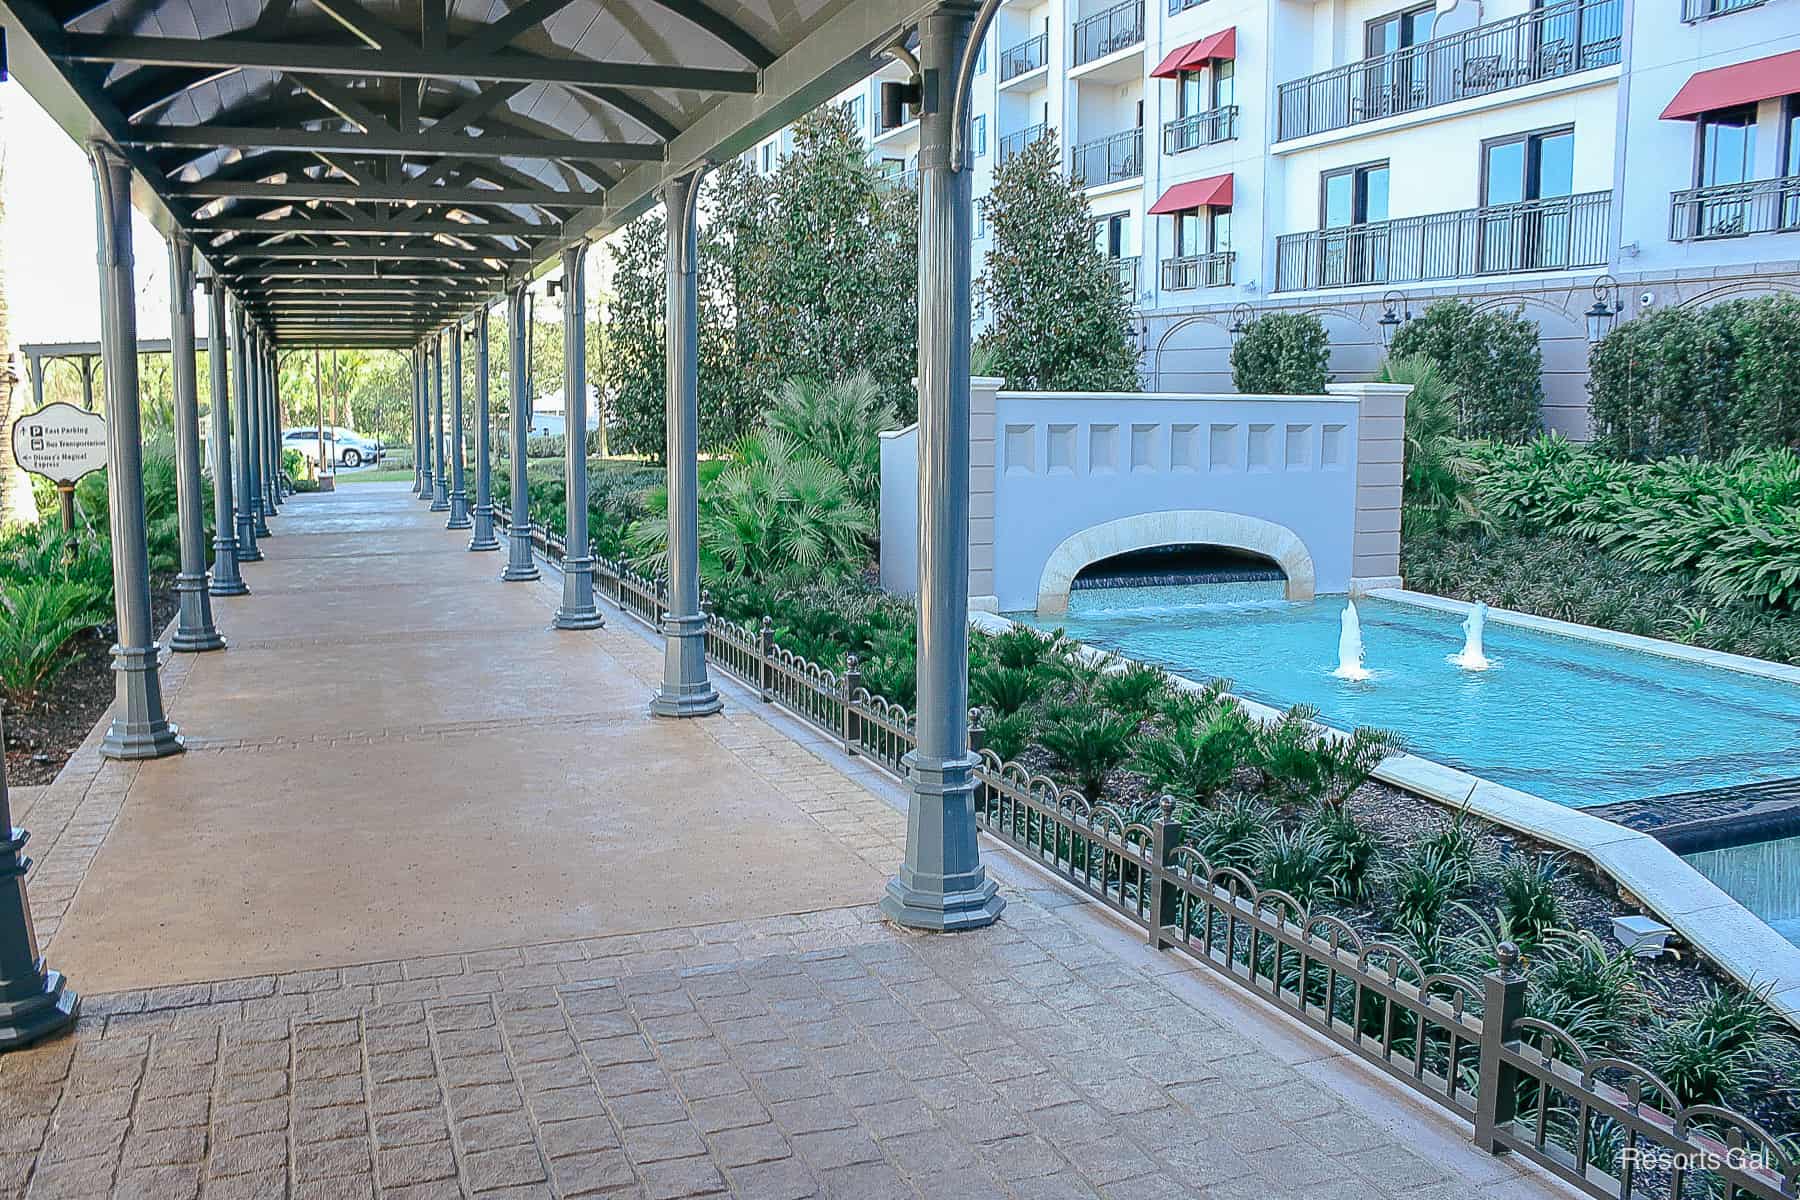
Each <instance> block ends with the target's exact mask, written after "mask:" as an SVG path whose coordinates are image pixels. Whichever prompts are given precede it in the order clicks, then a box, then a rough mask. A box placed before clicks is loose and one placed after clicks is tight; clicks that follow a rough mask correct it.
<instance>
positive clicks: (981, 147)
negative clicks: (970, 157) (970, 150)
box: [970, 113, 987, 158]
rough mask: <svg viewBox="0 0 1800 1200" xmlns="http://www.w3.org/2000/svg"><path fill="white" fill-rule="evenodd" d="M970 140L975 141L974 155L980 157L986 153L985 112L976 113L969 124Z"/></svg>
mask: <svg viewBox="0 0 1800 1200" xmlns="http://www.w3.org/2000/svg"><path fill="white" fill-rule="evenodd" d="M970 133H971V134H972V135H973V136H972V138H971V140H972V141H973V142H974V143H975V157H977V158H980V157H981V156H982V155H984V154H986V153H987V114H986V113H977V114H976V116H975V120H974V121H973V122H971V124H970Z"/></svg>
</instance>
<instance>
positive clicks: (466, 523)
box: [444, 492, 475, 529]
mask: <svg viewBox="0 0 1800 1200" xmlns="http://www.w3.org/2000/svg"><path fill="white" fill-rule="evenodd" d="M474 525H475V522H473V521H471V520H470V519H469V502H468V500H467V499H465V498H464V496H463V494H462V493H461V492H453V493H452V494H451V496H450V519H449V520H448V521H445V522H444V528H445V529H472V528H474Z"/></svg>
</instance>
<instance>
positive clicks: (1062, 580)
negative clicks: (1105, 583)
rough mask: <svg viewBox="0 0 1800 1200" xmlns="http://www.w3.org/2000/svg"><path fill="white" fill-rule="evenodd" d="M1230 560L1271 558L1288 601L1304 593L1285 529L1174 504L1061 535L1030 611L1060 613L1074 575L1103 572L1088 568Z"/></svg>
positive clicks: (1222, 565)
mask: <svg viewBox="0 0 1800 1200" xmlns="http://www.w3.org/2000/svg"><path fill="white" fill-rule="evenodd" d="M1164 555H1166V557H1163V556H1164ZM1227 555H1232V556H1235V557H1234V558H1232V559H1227V558H1226V557H1224V556H1227ZM1231 563H1235V565H1236V568H1237V569H1239V570H1249V569H1253V568H1252V566H1251V565H1250V564H1273V569H1274V570H1275V571H1277V572H1278V574H1277V575H1275V576H1274V577H1275V578H1279V579H1281V580H1283V581H1284V583H1283V589H1282V593H1283V595H1285V596H1286V597H1287V598H1288V599H1289V600H1310V599H1312V596H1313V587H1314V576H1313V560H1312V554H1311V553H1310V552H1309V551H1308V550H1307V548H1306V545H1305V543H1303V542H1302V541H1301V540H1300V536H1299V535H1298V534H1296V533H1295V532H1294V531H1293V530H1291V529H1289V528H1287V527H1286V526H1284V525H1277V524H1276V523H1275V522H1273V521H1264V520H1262V519H1261V518H1258V517H1252V516H1247V515H1245V514H1243V513H1232V512H1220V511H1217V510H1214V509H1178V510H1174V511H1165V512H1151V513H1139V514H1137V515H1135V516H1130V517H1120V518H1119V519H1118V520H1116V521H1106V522H1103V523H1101V524H1099V525H1093V526H1089V527H1088V528H1087V529H1083V530H1081V531H1080V532H1079V533H1075V534H1071V535H1070V536H1069V537H1066V538H1064V539H1063V541H1062V543H1061V544H1060V545H1058V546H1057V547H1056V549H1055V550H1053V551H1051V552H1050V557H1049V560H1048V561H1047V562H1045V564H1044V570H1043V573H1042V574H1041V575H1040V576H1039V577H1038V600H1037V611H1038V613H1039V615H1042V616H1056V615H1060V614H1062V613H1065V612H1067V611H1068V610H1069V590H1070V588H1071V587H1073V586H1075V583H1076V580H1077V579H1078V578H1079V577H1081V576H1082V575H1083V574H1086V575H1087V576H1088V578H1089V579H1090V580H1093V579H1101V578H1105V577H1106V574H1105V573H1104V572H1102V571H1101V570H1094V571H1089V568H1090V567H1096V568H1098V567H1102V566H1104V565H1106V564H1114V565H1115V566H1119V565H1121V564H1122V566H1123V567H1124V568H1125V569H1127V570H1140V571H1155V570H1156V569H1157V568H1158V566H1159V565H1160V566H1162V567H1163V568H1164V569H1166V570H1168V571H1170V572H1178V571H1183V570H1202V569H1207V567H1208V566H1209V565H1210V566H1212V567H1216V568H1218V569H1230V566H1229V565H1228V564H1231ZM1262 569H1265V570H1267V569H1269V568H1268V567H1266V566H1264V567H1262ZM1120 586H1130V585H1128V584H1126V585H1120Z"/></svg>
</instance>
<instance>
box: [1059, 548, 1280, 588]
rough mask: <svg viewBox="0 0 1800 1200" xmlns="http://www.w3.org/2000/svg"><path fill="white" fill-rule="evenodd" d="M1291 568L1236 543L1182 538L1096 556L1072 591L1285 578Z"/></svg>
mask: <svg viewBox="0 0 1800 1200" xmlns="http://www.w3.org/2000/svg"><path fill="white" fill-rule="evenodd" d="M1286 579H1287V572H1286V571H1283V570H1282V569H1281V564H1280V563H1278V562H1276V561H1275V560H1274V559H1272V558H1270V557H1269V556H1268V555H1266V554H1258V553H1256V552H1255V551H1253V550H1243V549H1239V548H1238V547H1236V546H1214V545H1207V544H1205V543H1194V542H1183V543H1177V544H1175V545H1172V546H1146V547H1144V548H1143V549H1141V550H1127V551H1126V552H1125V553H1123V554H1114V555H1110V556H1108V557H1106V558H1102V559H1097V560H1095V561H1094V562H1091V563H1089V564H1088V565H1087V566H1085V567H1083V568H1081V570H1080V571H1078V572H1076V575H1075V578H1074V579H1073V580H1071V581H1070V583H1069V590H1070V591H1071V592H1082V591H1089V590H1099V589H1106V588H1132V587H1159V586H1173V585H1176V584H1190V583H1262V582H1272V581H1276V580H1281V581H1285V580H1286Z"/></svg>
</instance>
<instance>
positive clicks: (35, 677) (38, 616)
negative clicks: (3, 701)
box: [0, 579, 93, 701]
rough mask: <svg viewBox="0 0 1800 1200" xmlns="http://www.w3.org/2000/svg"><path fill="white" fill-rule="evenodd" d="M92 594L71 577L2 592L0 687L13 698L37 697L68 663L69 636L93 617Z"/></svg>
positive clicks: (10, 587)
mask: <svg viewBox="0 0 1800 1200" xmlns="http://www.w3.org/2000/svg"><path fill="white" fill-rule="evenodd" d="M92 604H93V596H92V594H91V593H90V591H89V590H88V588H87V587H86V586H84V585H82V584H79V583H74V582H71V581H69V580H67V579H37V580H25V581H21V582H18V583H13V584H8V585H7V587H6V589H5V591H4V593H3V594H0V688H4V689H5V690H6V694H7V695H8V696H9V697H11V698H12V699H14V700H19V701H25V700H31V699H33V698H35V697H36V695H37V693H38V691H39V689H41V688H42V687H43V686H44V684H45V683H47V682H49V680H50V679H51V678H52V677H53V676H54V675H55V674H56V673H57V672H58V671H60V670H62V668H63V667H65V666H67V665H68V661H69V656H68V655H67V653H65V649H66V647H67V646H68V643H69V639H70V638H72V637H74V636H75V635H76V634H77V633H79V632H80V631H81V630H82V629H84V628H86V627H87V626H88V625H90V624H91V623H92V622H91V621H90V620H89V619H88V613H89V609H90V607H91V606H92Z"/></svg>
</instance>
